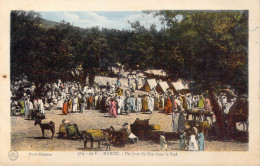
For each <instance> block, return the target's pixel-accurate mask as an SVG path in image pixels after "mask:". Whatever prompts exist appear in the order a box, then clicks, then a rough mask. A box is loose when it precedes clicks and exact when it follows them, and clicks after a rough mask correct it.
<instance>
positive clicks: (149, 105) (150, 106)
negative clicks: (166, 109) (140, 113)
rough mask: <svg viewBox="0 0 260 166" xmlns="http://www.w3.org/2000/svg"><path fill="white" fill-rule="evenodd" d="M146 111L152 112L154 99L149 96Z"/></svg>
mask: <svg viewBox="0 0 260 166" xmlns="http://www.w3.org/2000/svg"><path fill="white" fill-rule="evenodd" d="M148 109H149V112H150V113H152V112H153V110H154V98H153V97H152V96H149V98H148Z"/></svg>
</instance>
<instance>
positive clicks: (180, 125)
mask: <svg viewBox="0 0 260 166" xmlns="http://www.w3.org/2000/svg"><path fill="white" fill-rule="evenodd" d="M185 122H186V119H185V115H184V111H181V112H180V115H179V119H178V132H179V133H181V132H183V131H184V130H185Z"/></svg>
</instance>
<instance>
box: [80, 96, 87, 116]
mask: <svg viewBox="0 0 260 166" xmlns="http://www.w3.org/2000/svg"><path fill="white" fill-rule="evenodd" d="M80 103H81V104H80V113H83V111H84V109H85V107H86V100H85V96H84V95H82V97H81V99H80Z"/></svg>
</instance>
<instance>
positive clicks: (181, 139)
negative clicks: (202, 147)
mask: <svg viewBox="0 0 260 166" xmlns="http://www.w3.org/2000/svg"><path fill="white" fill-rule="evenodd" d="M185 139H186V135H185V132H183V131H181V134H180V149H181V150H185V148H186V143H185Z"/></svg>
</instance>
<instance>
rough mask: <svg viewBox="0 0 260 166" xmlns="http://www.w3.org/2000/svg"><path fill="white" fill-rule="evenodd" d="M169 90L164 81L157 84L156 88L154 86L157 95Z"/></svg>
mask: <svg viewBox="0 0 260 166" xmlns="http://www.w3.org/2000/svg"><path fill="white" fill-rule="evenodd" d="M168 88H169V85H168V84H167V82H166V81H164V82H158V84H157V86H156V90H157V92H159V93H165V92H166V91H167V89H168Z"/></svg>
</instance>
